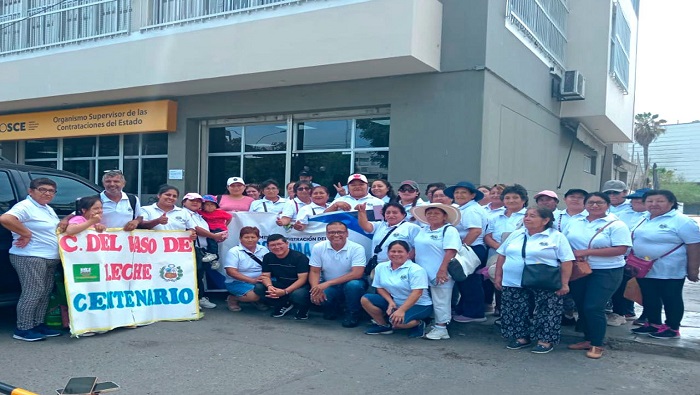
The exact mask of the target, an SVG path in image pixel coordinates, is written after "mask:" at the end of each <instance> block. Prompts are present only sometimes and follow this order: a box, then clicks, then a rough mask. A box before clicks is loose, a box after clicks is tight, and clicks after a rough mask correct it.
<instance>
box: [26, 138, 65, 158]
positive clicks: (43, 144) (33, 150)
mask: <svg viewBox="0 0 700 395" xmlns="http://www.w3.org/2000/svg"><path fill="white" fill-rule="evenodd" d="M24 155H25V157H26V158H27V159H43V158H57V157H58V140H28V141H27V142H26V143H25V144H24Z"/></svg>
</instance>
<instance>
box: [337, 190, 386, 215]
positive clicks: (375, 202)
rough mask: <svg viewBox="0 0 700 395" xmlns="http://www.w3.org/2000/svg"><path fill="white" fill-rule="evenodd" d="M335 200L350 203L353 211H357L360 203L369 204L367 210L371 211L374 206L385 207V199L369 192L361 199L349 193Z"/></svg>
mask: <svg viewBox="0 0 700 395" xmlns="http://www.w3.org/2000/svg"><path fill="white" fill-rule="evenodd" d="M334 202H345V203H347V204H349V205H350V210H351V211H355V206H357V205H358V204H360V203H366V204H367V211H371V210H372V208H374V206H379V207H384V201H383V200H382V199H378V198H376V197H374V196H372V195H370V194H367V195H365V196H364V197H361V198H359V199H355V198H354V197H352V196H350V194H347V195H345V196H341V197H339V198H337V199H335V200H334Z"/></svg>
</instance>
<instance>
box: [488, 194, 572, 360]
mask: <svg viewBox="0 0 700 395" xmlns="http://www.w3.org/2000/svg"><path fill="white" fill-rule="evenodd" d="M553 223H554V216H553V215H552V211H551V210H549V209H547V208H542V207H532V208H529V209H527V211H526V212H525V218H524V219H523V224H524V227H523V228H521V229H518V230H516V231H515V232H513V233H511V235H510V236H508V238H507V239H505V240H504V241H503V243H501V246H500V247H499V248H498V258H496V278H495V280H494V282H495V285H496V289H498V290H499V291H502V292H503V300H502V302H501V303H502V305H501V306H502V307H501V317H502V318H501V334H502V335H503V337H504V338H506V339H508V340H509V343H508V345H507V348H508V349H510V350H518V349H521V348H525V347H528V346H530V344H531V341H532V340H534V339H537V345H536V346H535V348H533V349H532V352H533V353H536V354H546V353H548V352H550V351H552V350H553V349H554V346H555V345H556V344H558V343H559V339H560V337H561V314H562V310H563V302H562V298H561V296H562V295H566V294H567V293H569V277H570V275H571V265H572V261H573V260H574V253H573V251H572V250H571V246H569V241H568V240H566V237H564V235H562V234H561V233H559V231H557V230H556V229H554V228H552V225H553ZM534 264H545V265H549V266H554V267H557V266H558V267H560V268H561V269H560V270H561V284H562V285H561V289H559V290H557V291H551V290H544V289H528V288H523V287H522V284H521V279H522V277H523V271H524V269H525V265H534ZM533 306H534V311H533V309H532V307H533ZM531 312H532V313H531Z"/></svg>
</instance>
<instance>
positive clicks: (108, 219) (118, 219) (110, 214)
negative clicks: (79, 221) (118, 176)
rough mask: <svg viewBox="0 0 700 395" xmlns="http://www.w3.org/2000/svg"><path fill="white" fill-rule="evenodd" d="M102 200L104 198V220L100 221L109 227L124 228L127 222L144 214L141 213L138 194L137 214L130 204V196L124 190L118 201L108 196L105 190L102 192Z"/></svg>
mask: <svg viewBox="0 0 700 395" xmlns="http://www.w3.org/2000/svg"><path fill="white" fill-rule="evenodd" d="M100 200H102V221H100V223H102V224H103V225H104V226H106V227H108V228H123V227H124V225H126V223H127V222H129V221H131V220H133V219H134V218H135V217H140V216H142V215H143V214H142V213H141V201H140V200H139V198H138V196H136V215H135V216H134V210H132V209H131V204H129V197H128V196H127V195H126V193H124V192H122V197H121V199H120V200H119V201H118V202H116V203H115V202H114V201H112V199H110V198H109V197H107V195H106V194H105V192H104V191H102V192H101V193H100Z"/></svg>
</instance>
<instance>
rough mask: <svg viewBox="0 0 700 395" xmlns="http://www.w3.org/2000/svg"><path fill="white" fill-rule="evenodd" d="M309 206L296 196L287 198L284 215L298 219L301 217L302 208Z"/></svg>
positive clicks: (283, 210) (283, 209)
mask: <svg viewBox="0 0 700 395" xmlns="http://www.w3.org/2000/svg"><path fill="white" fill-rule="evenodd" d="M305 206H307V204H306V203H304V202H303V201H301V200H299V198H296V197H295V198H294V199H290V200H287V203H286V204H285V205H284V208H282V216H283V217H287V218H291V219H292V220H296V219H297V218H298V217H299V213H300V212H301V209H302V208H304V207H305Z"/></svg>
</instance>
